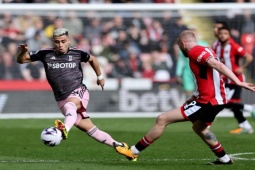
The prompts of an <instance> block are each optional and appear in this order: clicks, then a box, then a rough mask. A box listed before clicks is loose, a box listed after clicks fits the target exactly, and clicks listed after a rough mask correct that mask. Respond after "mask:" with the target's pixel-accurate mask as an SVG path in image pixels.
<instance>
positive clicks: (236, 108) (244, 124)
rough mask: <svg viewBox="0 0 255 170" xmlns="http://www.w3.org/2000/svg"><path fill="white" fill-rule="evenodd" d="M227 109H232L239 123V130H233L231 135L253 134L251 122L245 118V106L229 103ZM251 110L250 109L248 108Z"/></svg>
mask: <svg viewBox="0 0 255 170" xmlns="http://www.w3.org/2000/svg"><path fill="white" fill-rule="evenodd" d="M227 107H229V108H231V110H232V111H233V113H234V116H235V118H236V120H237V122H238V125H239V128H237V129H234V130H231V131H230V133H231V134H240V133H248V134H251V133H253V128H252V126H251V124H250V123H249V121H248V120H247V119H246V118H245V117H244V114H243V109H244V104H242V103H228V104H227ZM248 108H249V107H248Z"/></svg>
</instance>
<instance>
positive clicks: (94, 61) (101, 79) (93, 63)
mask: <svg viewBox="0 0 255 170" xmlns="http://www.w3.org/2000/svg"><path fill="white" fill-rule="evenodd" d="M89 64H90V65H91V67H92V68H93V70H94V71H95V73H96V75H97V85H100V86H101V88H102V90H104V83H105V80H104V77H103V75H102V72H101V70H100V67H99V63H98V61H97V59H96V58H95V57H94V56H93V55H90V58H89Z"/></svg>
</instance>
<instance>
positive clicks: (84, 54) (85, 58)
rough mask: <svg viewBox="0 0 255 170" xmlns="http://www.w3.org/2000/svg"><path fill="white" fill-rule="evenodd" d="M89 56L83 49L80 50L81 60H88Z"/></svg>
mask: <svg viewBox="0 0 255 170" xmlns="http://www.w3.org/2000/svg"><path fill="white" fill-rule="evenodd" d="M89 58H90V55H89V54H88V53H87V52H85V51H81V61H82V62H85V63H86V62H88V61H89Z"/></svg>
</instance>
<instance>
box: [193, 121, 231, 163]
mask: <svg viewBox="0 0 255 170" xmlns="http://www.w3.org/2000/svg"><path fill="white" fill-rule="evenodd" d="M207 126H208V125H207V124H205V123H204V122H201V121H199V120H198V121H196V122H194V123H193V130H194V131H195V132H196V134H197V135H198V136H200V137H201V139H202V140H203V141H204V142H205V143H206V144H207V145H208V146H209V147H210V149H211V151H212V152H213V153H214V154H215V155H216V156H217V157H218V159H217V160H216V161H213V162H210V163H208V164H232V163H233V161H232V160H231V159H230V157H229V156H228V155H227V154H226V152H225V150H224V149H223V147H222V146H221V144H220V142H219V141H218V140H217V138H216V136H215V135H214V133H213V132H211V131H210V129H209V128H207Z"/></svg>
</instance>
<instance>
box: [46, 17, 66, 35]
mask: <svg viewBox="0 0 255 170" xmlns="http://www.w3.org/2000/svg"><path fill="white" fill-rule="evenodd" d="M63 26H64V25H63V20H62V18H59V17H57V18H56V19H55V20H54V21H53V23H51V24H50V25H48V26H46V28H45V29H44V32H45V35H46V37H48V38H51V37H52V33H53V31H54V30H55V29H56V28H61V27H63Z"/></svg>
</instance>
